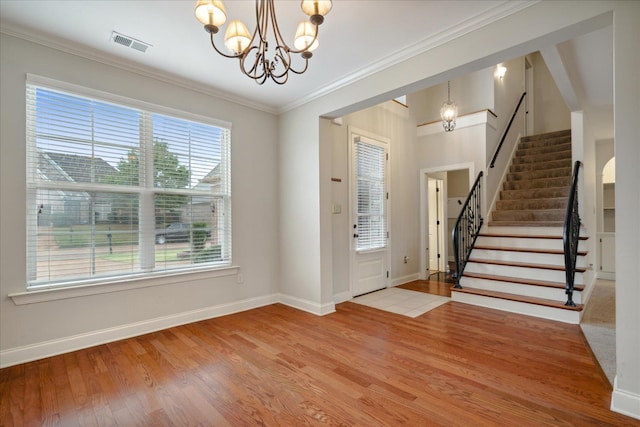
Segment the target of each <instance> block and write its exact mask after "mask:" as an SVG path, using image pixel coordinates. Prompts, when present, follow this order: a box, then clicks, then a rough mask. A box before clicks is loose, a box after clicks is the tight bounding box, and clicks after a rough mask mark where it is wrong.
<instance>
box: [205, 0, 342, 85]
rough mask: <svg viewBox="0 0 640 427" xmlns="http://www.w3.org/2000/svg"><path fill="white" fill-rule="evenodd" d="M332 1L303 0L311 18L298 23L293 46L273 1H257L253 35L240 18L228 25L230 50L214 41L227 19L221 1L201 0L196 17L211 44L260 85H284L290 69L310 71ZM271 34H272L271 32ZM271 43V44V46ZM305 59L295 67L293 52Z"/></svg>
mask: <svg viewBox="0 0 640 427" xmlns="http://www.w3.org/2000/svg"><path fill="white" fill-rule="evenodd" d="M331 6H332V3H331V0H303V1H302V3H301V8H302V11H303V12H304V13H305V14H307V15H309V20H307V21H302V22H300V23H299V24H298V27H297V31H296V35H295V39H294V42H293V46H294V47H293V48H291V47H289V46H288V45H287V44H286V43H285V41H284V39H283V37H282V35H281V34H280V28H279V27H278V21H277V19H276V13H275V6H274V0H256V27H255V29H254V30H253V34H250V33H249V30H248V29H247V26H246V25H245V24H244V23H243V22H242V21H239V20H233V21H231V22H229V24H228V25H227V30H226V32H225V36H224V44H225V46H226V47H227V49H228V50H229V52H230V53H225V52H222V51H221V50H220V49H219V48H218V46H216V43H215V38H214V36H215V34H216V33H217V32H218V30H219V28H220V27H221V26H222V25H224V23H225V22H226V20H227V12H226V10H225V8H224V5H223V4H222V1H221V0H198V3H197V4H196V10H195V14H196V18H197V19H198V21H200V22H201V23H202V24H204V29H205V30H206V31H207V32H208V33H209V35H210V37H211V45H212V46H213V48H214V49H215V50H216V52H218V53H219V54H220V55H222V56H224V57H226V58H237V59H238V60H239V61H240V70H241V71H242V72H243V73H244V74H245V75H246V76H248V77H250V78H252V79H254V80H255V81H256V82H257V83H258V84H260V85H261V84H263V83H264V82H265V81H266V80H267V79H268V78H271V80H273V81H274V82H276V83H277V84H280V85H281V84H285V83H286V82H287V80H288V79H289V71H291V72H292V73H296V74H302V73H304V72H305V71H307V67H308V65H309V58H311V57H312V56H313V53H312V51H313V50H314V49H315V48H317V47H318V26H319V25H320V24H322V23H323V22H324V16H325V15H326V14H327V13H329V11H330V10H331ZM269 33H270V34H271V35H269ZM269 43H272V44H271V45H269ZM298 54H299V55H300V57H301V58H302V59H303V61H302V62H301V65H300V67H299V68H294V66H293V63H292V55H298Z"/></svg>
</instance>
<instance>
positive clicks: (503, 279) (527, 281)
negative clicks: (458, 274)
mask: <svg viewBox="0 0 640 427" xmlns="http://www.w3.org/2000/svg"><path fill="white" fill-rule="evenodd" d="M462 276H463V277H473V278H476V279H486V280H496V281H500V282H509V283H521V284H524V285H533V286H544V287H547V288H558V289H564V288H565V284H564V283H561V282H550V281H547V280H536V279H525V278H522V277H510V276H497V275H495V274H483V273H472V272H465V273H463V274H462ZM573 288H574V289H575V290H577V291H583V290H584V285H573Z"/></svg>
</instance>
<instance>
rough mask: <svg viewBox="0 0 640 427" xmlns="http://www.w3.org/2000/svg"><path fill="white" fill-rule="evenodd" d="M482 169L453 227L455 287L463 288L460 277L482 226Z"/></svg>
mask: <svg viewBox="0 0 640 427" xmlns="http://www.w3.org/2000/svg"><path fill="white" fill-rule="evenodd" d="M482 175H483V173H482V171H480V173H479V174H478V177H477V178H476V182H475V183H474V184H473V187H472V188H471V191H470V192H469V195H468V196H467V200H466V201H465V202H464V205H462V210H461V211H460V215H458V220H457V221H456V225H455V226H454V227H453V231H452V238H453V253H454V258H455V263H456V267H455V268H456V271H455V273H454V275H453V278H454V280H455V282H456V283H455V286H454V287H455V288H457V289H462V286H460V278H461V277H462V273H463V272H464V268H465V267H466V266H467V261H469V255H471V249H473V245H474V244H475V242H476V239H477V238H478V234H479V233H480V228H481V227H482V222H483V221H484V219H483V218H482Z"/></svg>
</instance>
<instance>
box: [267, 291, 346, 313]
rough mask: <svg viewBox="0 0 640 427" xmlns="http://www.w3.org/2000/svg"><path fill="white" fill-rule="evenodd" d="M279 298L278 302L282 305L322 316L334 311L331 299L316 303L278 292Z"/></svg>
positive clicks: (334, 307)
mask: <svg viewBox="0 0 640 427" xmlns="http://www.w3.org/2000/svg"><path fill="white" fill-rule="evenodd" d="M279 300H280V301H279V302H280V303H282V304H284V305H288V306H289V307H293V308H297V309H298V310H302V311H306V312H307V313H311V314H315V315H316V316H324V315H326V314H330V313H335V311H336V305H335V303H334V302H333V301H332V302H329V303H326V304H318V303H316V302H313V301H309V300H306V299H302V298H298V297H294V296H291V295H286V294H279Z"/></svg>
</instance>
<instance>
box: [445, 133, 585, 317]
mask: <svg viewBox="0 0 640 427" xmlns="http://www.w3.org/2000/svg"><path fill="white" fill-rule="evenodd" d="M571 163H572V160H571V131H570V130H565V131H559V132H552V133H546V134H541V135H534V136H528V137H524V138H522V139H521V140H520V142H519V145H518V148H517V150H516V153H515V155H514V158H513V160H512V164H511V166H510V169H509V172H508V174H507V176H506V179H505V182H504V184H503V190H502V191H501V192H500V199H499V200H498V201H497V202H496V207H495V210H494V211H493V212H492V213H491V218H490V221H489V223H488V227H485V228H484V229H483V230H482V231H481V233H480V235H479V237H478V239H477V241H476V244H475V246H474V249H473V251H472V252H471V255H470V257H469V261H468V263H467V266H466V268H465V270H464V274H463V276H462V277H461V279H460V285H461V286H462V289H452V293H451V297H452V299H453V300H454V301H460V302H465V303H469V304H474V305H480V306H484V307H490V308H495V309H499V310H505V311H510V312H516V313H521V314H527V315H531V316H536V317H542V318H547V319H552V320H558V321H562V322H566V323H576V324H577V323H580V315H581V312H582V309H583V304H582V291H583V290H584V283H585V280H584V274H585V272H586V264H585V263H586V260H585V256H586V254H587V252H586V237H582V236H581V238H580V243H579V245H578V261H577V268H576V276H575V288H574V293H573V300H574V302H575V303H576V307H568V306H565V302H566V301H567V297H566V295H565V268H564V252H563V243H562V231H563V230H562V227H563V224H564V218H565V214H566V210H567V203H568V195H569V191H570V187H571V179H572V176H571V174H572V164H571Z"/></svg>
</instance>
